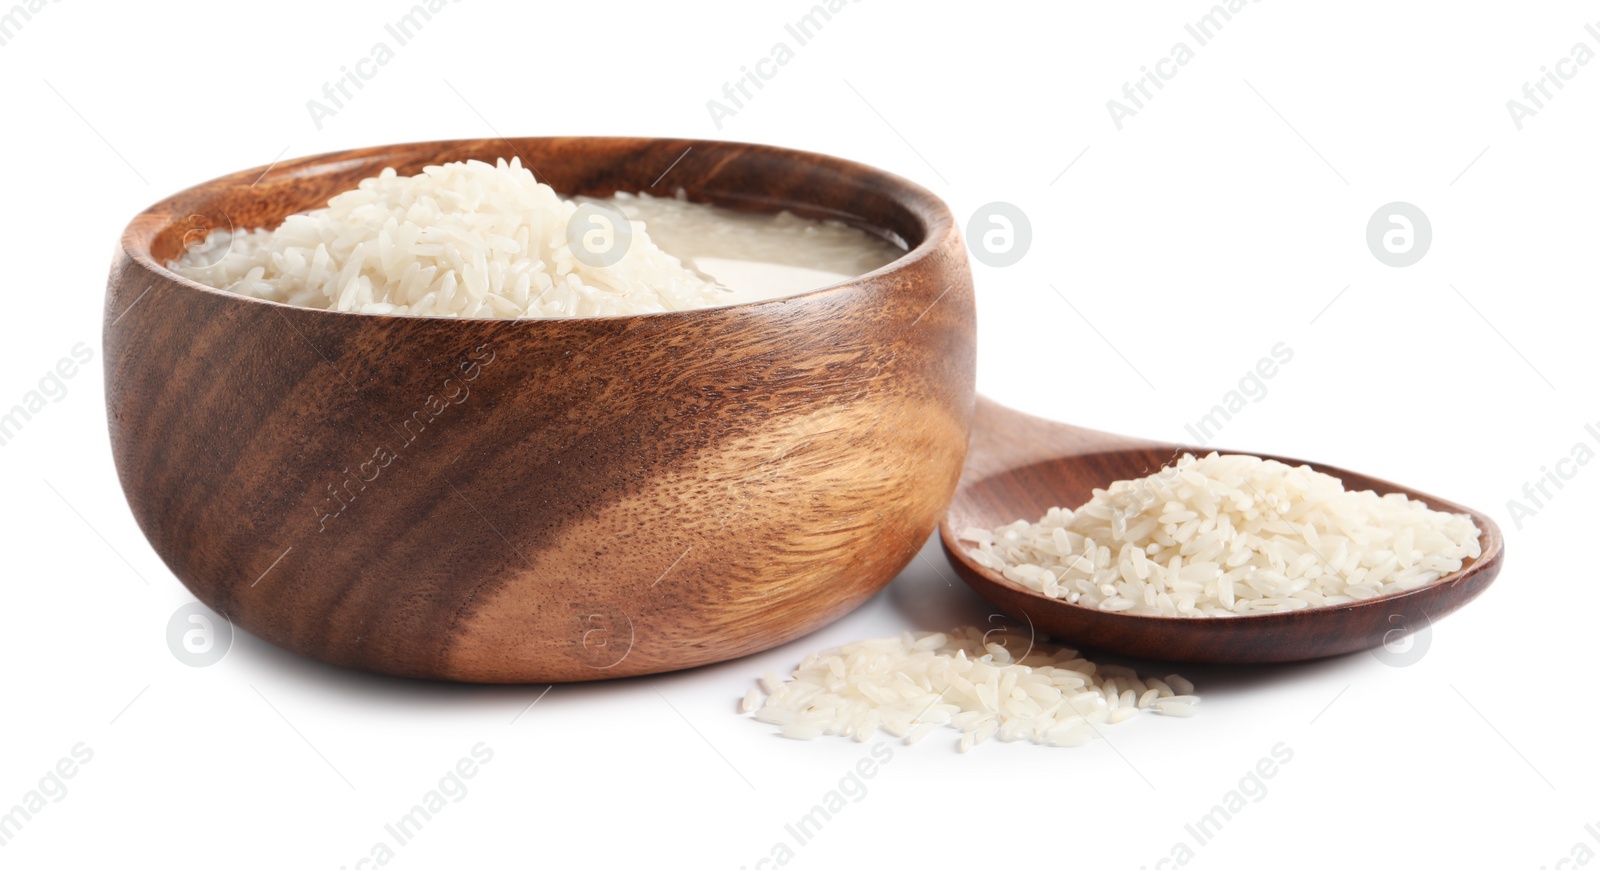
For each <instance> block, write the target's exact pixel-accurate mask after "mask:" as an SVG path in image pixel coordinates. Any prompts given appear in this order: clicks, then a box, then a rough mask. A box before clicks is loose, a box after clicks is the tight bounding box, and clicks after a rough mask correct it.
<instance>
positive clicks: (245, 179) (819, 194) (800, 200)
mask: <svg viewBox="0 0 1600 870" xmlns="http://www.w3.org/2000/svg"><path fill="white" fill-rule="evenodd" d="M513 157H515V158H519V159H520V160H521V162H522V164H523V165H524V166H526V167H529V168H530V169H531V170H532V171H533V172H534V174H535V176H536V177H537V178H538V179H539V180H540V181H542V182H544V183H546V184H549V185H550V186H552V187H553V188H555V190H556V191H557V192H558V193H560V194H561V195H562V196H564V197H568V198H570V197H574V196H589V197H608V196H611V195H613V194H615V193H617V192H628V193H649V194H651V195H654V196H672V195H674V194H676V193H677V192H678V191H679V190H680V189H681V190H682V191H683V192H684V194H685V195H686V196H687V197H688V198H689V199H690V200H692V201H694V202H703V203H709V204H713V205H719V206H723V207H726V208H730V209H737V210H740V211H750V212H767V213H771V212H777V211H783V210H787V211H790V212H793V213H795V214H797V215H799V216H801V217H807V218H813V219H817V220H835V221H839V222H842V223H845V224H848V225H850V226H853V227H856V228H857V229H861V230H863V231H865V232H868V233H871V234H872V235H875V236H878V237H880V238H882V239H885V240H887V241H889V242H890V243H892V244H895V245H896V246H898V247H900V248H902V249H903V250H906V251H907V252H914V251H916V250H917V249H918V248H919V247H921V246H923V245H924V244H925V243H927V242H929V240H930V239H931V238H932V237H933V236H934V235H935V234H936V230H937V229H938V226H937V225H938V224H941V223H945V222H947V221H948V218H947V217H946V216H944V208H943V206H942V204H940V203H938V201H937V200H936V199H934V198H933V197H932V195H931V194H929V193H928V192H927V191H925V190H922V189H921V188H920V187H917V186H916V185H913V184H911V183H910V182H907V181H905V180H904V179H900V178H898V177H895V176H892V175H889V174H887V173H884V172H882V171H880V170H875V169H871V168H869V167H866V166H862V165H860V164H856V163H852V162H850V161H846V160H840V159H837V158H831V157H823V156H821V155H811V154H805V153H804V152H796V151H790V150H786V149H780V148H772V147H767V146H752V145H743V144H739V143H726V142H703V141H693V140H675V139H631V138H611V137H553V138H540V139H478V140H461V141H454V142H425V143H412V144H405V145H393V146H385V147H379V148H371V149H363V150H359V151H350V152H340V153H337V154H329V155H318V156H314V157H308V158H303V159H300V160H291V161H286V162H283V163H280V164H276V165H273V166H270V167H265V168H257V169H250V170H246V171H243V172H239V173H235V174H234V175H231V176H226V177H224V178H221V179H217V180H216V181H214V182H211V183H209V184H206V185H201V186H199V187H196V188H192V189H190V190H188V191H184V192H183V193H180V194H178V195H176V196H174V197H172V198H171V199H169V200H166V201H165V202H163V203H160V204H158V205H157V206H155V207H153V208H152V209H150V211H149V212H147V215H148V216H149V217H151V218H152V220H151V221H149V222H147V223H145V224H144V225H143V226H142V227H140V232H139V233H137V234H136V235H135V236H134V237H133V238H131V239H130V240H129V241H130V242H131V246H130V248H129V250H130V252H133V253H135V254H136V255H137V254H139V253H143V252H148V255H149V257H150V260H151V265H154V266H156V267H158V268H164V266H165V264H166V263H167V262H169V261H171V260H173V259H174V258H176V257H177V256H178V254H179V253H180V252H181V251H182V250H183V249H184V248H185V247H186V246H188V245H191V244H194V243H195V242H197V241H200V240H202V239H204V237H205V235H206V234H207V233H209V232H210V231H211V230H214V229H224V230H241V229H258V228H265V229H271V228H274V227H276V226H277V225H279V224H280V223H282V221H283V219H284V218H286V217H288V216H289V215H291V214H296V213H299V212H303V211H308V210H311V209H315V208H320V207H322V206H324V205H326V204H327V202H328V200H329V199H330V198H332V197H333V196H335V195H337V194H339V193H341V192H343V191H345V190H349V189H351V188H352V187H353V185H352V183H351V181H350V179H351V178H353V177H354V178H369V177H372V176H375V175H377V174H378V173H379V172H381V171H382V170H384V169H386V168H390V167H392V168H394V169H395V171H397V172H399V173H400V174H402V175H414V174H416V173H419V172H421V171H422V170H423V169H424V168H425V167H427V166H431V165H437V164H441V163H447V162H452V161H459V160H481V161H484V162H494V161H496V160H501V159H504V160H510V159H511V158H513ZM893 265H894V264H892V263H891V264H890V265H889V266H886V267H885V268H891V267H892V266H893Z"/></svg>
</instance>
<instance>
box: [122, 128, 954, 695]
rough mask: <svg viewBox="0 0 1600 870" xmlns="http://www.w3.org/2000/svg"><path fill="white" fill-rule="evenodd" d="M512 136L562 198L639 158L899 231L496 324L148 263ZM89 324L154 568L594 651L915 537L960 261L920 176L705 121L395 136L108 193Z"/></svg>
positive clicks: (438, 662) (605, 180)
mask: <svg viewBox="0 0 1600 870" xmlns="http://www.w3.org/2000/svg"><path fill="white" fill-rule="evenodd" d="M512 156H521V157H522V158H523V162H524V163H525V164H526V165H529V166H531V167H533V168H534V169H535V171H536V172H537V174H538V176H539V178H540V179H541V180H543V181H546V182H547V183H549V184H551V185H552V186H554V187H555V188H556V189H557V190H558V191H560V192H561V193H562V194H564V195H567V196H573V195H591V196H606V195H610V194H612V193H614V192H616V191H639V190H646V189H648V188H649V187H650V186H651V184H652V182H653V181H655V180H656V179H658V178H659V177H660V176H661V175H662V174H663V172H665V171H666V170H668V169H669V168H670V169H671V175H670V179H669V182H668V184H666V185H665V189H675V188H677V187H682V188H683V189H685V190H686V191H687V193H688V195H689V197H690V198H691V199H693V200H697V201H704V202H712V203H717V204H720V205H725V206H730V207H733V208H740V209H747V210H756V211H776V210H778V209H789V210H791V211H794V212H796V213H799V214H802V215H806V216H811V217H819V218H833V219H838V220H842V221H845V222H847V223H850V224H853V225H855V226H858V227H861V228H863V229H867V230H870V231H872V232H875V233H878V234H880V235H883V236H886V237H889V238H892V239H897V240H900V241H901V242H902V243H903V244H904V245H905V246H906V247H907V248H908V249H909V251H908V253H906V254H905V256H903V257H901V258H900V259H898V260H896V261H895V262H894V263H892V264H890V265H888V266H886V267H884V268H882V269H879V270H877V271H874V272H872V273H869V274H867V275H864V276H861V277H859V278H856V279H853V280H850V281H846V282H844V283H842V284H838V285H835V286H832V287H828V288H825V289H821V290H817V291H813V292H810V293H806V294H803V295H799V296H794V297H790V298H785V299H780V300H774V301H768V302H759V303H750V304H744V305H733V306H726V307H722V308H712V309H704V310H697V311H688V312H674V313H664V314H651V315H643V316H635V317H609V318H581V319H559V320H517V321H507V320H453V319H439V318H420V317H396V316H381V315H361V314H347V313H337V312H330V311H321V310H312V309H306V308H298V307H291V306H287V305H280V304H277V303H272V302H265V301H262V300H258V299H251V298H245V297H242V296H236V295H232V294H228V293H225V292H221V291H218V290H214V289H210V288H207V287H204V286H201V285H199V284H196V283H194V282H192V281H189V280H186V279H184V278H180V277H178V276H177V275H175V274H174V273H172V272H171V271H169V270H167V269H166V268H165V267H164V264H165V263H167V262H169V261H170V260H171V259H172V258H173V257H175V256H176V255H177V253H178V252H179V250H180V249H181V247H182V246H183V244H184V243H185V242H186V241H193V240H195V239H196V238H200V237H203V234H204V233H205V232H206V231H209V230H210V229H212V228H216V227H223V228H227V227H234V228H247V227H272V226H276V224H277V223H278V222H280V221H281V220H282V219H283V218H284V217H285V216H287V215H289V214H292V213H295V212H299V211H303V210H307V209H310V208H315V207H318V206H321V205H323V204H325V203H326V202H327V200H328V199H329V198H330V197H331V196H333V195H334V194H336V193H338V192H340V191H343V190H346V189H349V188H351V187H353V186H354V185H355V184H356V182H357V181H359V180H360V179H362V178H366V177H369V176H372V175H375V174H377V173H378V171H379V170H381V169H383V168H385V167H390V166H392V167H395V168H396V169H397V170H398V171H400V172H401V173H402V174H409V173H415V172H418V171H420V170H421V169H422V168H423V167H424V166H427V165H429V164H435V163H441V162H448V161H452V160H462V159H467V158H476V159H481V160H486V161H488V160H493V159H495V158H500V157H505V158H510V157H512ZM675 162H676V165H675V166H674V165H673V164H674V163H675ZM105 324H106V325H105V368H106V402H107V405H108V410H109V417H110V428H111V446H112V452H113V455H114V457H115V460H116V465H117V471H118V474H119V476H120V478H121V481H122V486H123V490H124V492H125V493H126V494H127V498H128V504H129V506H130V507H131V508H132V510H133V514H134V516H135V517H136V518H137V520H138V522H139V525H140V527H141V528H142V529H143V530H144V533H145V535H146V536H147V537H148V538H149V540H150V543H151V545H152V546H153V547H154V548H155V550H156V552H157V553H159V554H160V555H161V557H162V558H163V559H164V560H165V561H166V563H167V565H168V566H169V567H170V568H171V569H172V571H173V573H174V574H176V575H177V577H178V578H179V579H180V580H182V581H183V583H184V584H185V585H186V586H188V587H189V589H190V590H191V591H192V592H193V593H194V594H195V595H196V596H197V597H199V598H200V600H202V601H204V602H205V603H206V604H208V605H209V606H211V607H212V608H213V609H215V610H217V611H218V612H219V613H222V614H224V615H226V616H227V617H228V618H229V619H230V620H232V621H233V622H234V623H236V624H238V625H240V626H242V627H243V628H245V629H247V630H249V631H251V632H252V633H254V634H256V635H258V636H260V637H262V638H265V639H267V640H269V641H271V642H273V643H275V644H279V645H281V646H283V647H286V648H288V649H291V650H294V651H296V652H299V653H303V654H305V655H308V656H313V657H315V658H318V659H322V660H324V661H327V662H332V663H334V664H338V665H344V666H349V667H354V668H363V669H367V670H371V671H379V672H383V673H388V674H398V675H405V676H413V677H426V678H439V679H449V680H465V681H478V682H550V681H570V680H589V679H600V678H610V677H623V676H629V675H635V674H646V673H656V672H661V671H670V670H675V669H678V668H686V667H692V666H695V665H702V664H707V663H710V662H717V661H723V660H726V659H730V658H734V657H737V656H742V655H746V654H748V653H753V652H757V651H759V650H763V649H767V648H769V647H773V646H776V645H778V644H781V643H784V642H786V641H788V640H791V639H793V638H796V637H799V636H801V635H803V634H806V633H808V632H810V631H813V630H815V629H817V628H819V627H820V626H822V625H824V624H826V623H828V622H830V621H832V620H834V619H837V618H838V617H840V616H842V615H843V614H845V613H846V612H848V611H850V610H851V609H852V608H854V607H856V606H857V605H859V604H861V603H862V602H864V601H865V600H866V599H867V598H868V597H870V596H871V595H872V594H873V593H874V592H876V591H877V590H878V589H879V588H881V587H882V586H883V585H884V584H886V583H888V582H889V580H890V579H892V578H893V577H894V576H895V574H896V573H898V572H899V571H900V569H901V568H902V567H904V566H905V565H906V564H907V563H908V562H909V561H910V560H911V558H912V557H913V556H914V555H915V553H916V552H917V549H918V546H919V545H920V544H921V543H922V542H923V541H924V540H925V539H926V537H927V535H928V534H929V532H930V531H931V530H932V529H933V527H934V524H935V523H936V522H937V521H938V518H939V516H940V514H941V513H942V512H943V511H944V508H945V505H946V503H947V502H948V501H949V498H950V495H951V493H952V492H953V491H954V488H955V485H956V481H957V479H958V478H959V476H960V473H961V466H962V459H963V455H964V453H965V450H966V445H967V435H968V427H969V425H970V423H971V417H972V409H973V401H974V393H973V386H974V382H973V370H974V346H973V345H974V321H973V297H972V280H971V276H970V274H969V272H968V268H967V256H966V252H965V250H964V248H963V246H962V242H961V239H960V236H959V234H958V232H957V229H956V226H955V222H954V220H953V219H952V217H951V215H950V212H949V210H948V209H947V207H946V206H945V205H944V203H942V202H941V201H940V200H939V199H938V198H937V197H935V196H934V195H933V194H931V193H929V192H928V191H927V190H925V189H923V188H921V187H919V186H917V185H915V184H912V183H910V182H908V181H906V180H904V179H902V178H899V177H897V176H894V175H891V174H888V173H885V172H881V171H878V170H875V169H872V168H870V167H866V166H862V165H860V164H856V163H851V162H849V161H845V160H839V159H835V158H831V157H824V156H820V155H816V154H807V153H803V152H798V151H790V150H785V149H781V148H773V147H767V146H760V145H744V144H735V143H727V142H708V141H695V140H677V139H630V138H590V137H563V138H538V139H512V140H504V139H482V140H470V141H455V142H427V143H417V144H407V145H395V146H388V147H379V148H369V149H362V150H356V151H345V152H339V153H334V154H325V155H321V156H316V157H308V158H304V159H300V160H293V161H288V162H284V163H280V164H278V165H276V166H273V167H271V168H269V169H261V168H257V169H251V170H248V171H244V172H240V173H237V174H234V175H230V176H227V177H224V178H220V179H217V180H215V181H211V182H207V183H205V184H202V185H199V186H197V187H194V188H191V189H189V190H186V191H183V192H182V193H179V194H177V195H175V196H173V197H171V198H170V199H167V200H164V201H162V202H160V203H158V204H156V205H155V206H152V207H151V208H149V209H148V210H146V211H145V212H143V213H142V214H140V215H138V216H137V217H136V218H134V220H133V222H132V223H131V224H130V225H129V226H128V229H127V230H126V232H125V233H124V235H123V237H122V246H121V250H120V252H119V254H118V256H117V259H116V262H115V264H114V265H113V267H112V270H111V277H110V282H109V288H108V292H107V295H106V306H105Z"/></svg>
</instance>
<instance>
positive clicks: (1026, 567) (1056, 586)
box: [961, 453, 1481, 617]
mask: <svg viewBox="0 0 1600 870" xmlns="http://www.w3.org/2000/svg"><path fill="white" fill-rule="evenodd" d="M961 538H962V539H963V540H965V541H969V542H972V543H973V544H975V545H976V546H974V547H971V548H969V549H968V553H969V555H971V557H972V559H973V560H974V561H976V562H977V563H978V564H980V565H983V566H985V567H987V568H990V569H992V570H994V571H998V572H1000V573H1001V574H1003V575H1004V576H1005V577H1006V578H1007V579H1008V580H1011V581H1013V582H1015V583H1019V584H1022V585H1023V586H1026V587H1028V588H1030V589H1033V590H1034V591H1037V592H1042V593H1044V594H1045V595H1049V596H1051V597H1054V598H1060V599H1064V600H1066V601H1070V602H1072V603H1074V604H1081V605H1084V606H1086V607H1094V608H1098V609H1100V610H1105V611H1112V612H1117V613H1128V614H1133V615H1140V616H1176V617H1212V616H1220V617H1229V616H1244V615H1250V614H1259V613H1280V612H1284V611H1290V610H1303V609H1305V608H1308V607H1328V606H1333V605H1338V604H1348V603H1350V602H1353V601H1359V600H1363V599H1368V598H1374V597H1377V596H1380V595H1388V594H1391V593H1395V592H1401V591H1404V590H1408V589H1415V588H1417V587H1419V586H1423V585H1425V584H1428V583H1431V582H1433V581H1435V580H1437V579H1439V578H1440V577H1443V576H1446V575H1448V574H1451V573H1453V572H1455V571H1459V570H1460V569H1461V566H1462V564H1463V562H1464V561H1465V560H1467V559H1471V558H1476V557H1477V556H1478V555H1479V554H1480V552H1481V550H1480V547H1479V543H1478V528H1477V526H1476V525H1475V524H1474V523H1473V521H1472V518H1471V517H1469V516H1467V515H1465V514H1451V513H1444V512H1441V511H1435V510H1431V509H1429V508H1428V506H1427V505H1426V504H1424V503H1422V502H1420V501H1414V500H1411V499H1407V498H1406V497H1405V496H1404V495H1400V494H1398V493H1392V494H1389V495H1384V496H1379V495H1378V494H1376V493H1374V492H1372V491H1371V490H1363V491H1359V492H1357V491H1347V490H1346V489H1345V488H1344V486H1343V484H1342V483H1341V482H1340V480H1339V479H1338V478H1336V477H1332V476H1330V475H1327V474H1322V473H1320V472H1316V471H1313V470H1311V469H1310V468H1308V467H1306V466H1303V465H1302V466H1299V467H1291V466H1289V465H1286V464H1284V463H1281V462H1277V461H1275V460H1270V459H1261V458H1260V457H1256V456H1242V455H1226V456H1219V455H1217V454H1215V453H1213V454H1211V455H1209V456H1206V457H1205V458H1203V459H1196V458H1195V457H1194V456H1193V455H1189V454H1185V455H1184V456H1183V457H1182V458H1181V459H1179V460H1178V462H1177V463H1175V464H1174V465H1172V466H1169V467H1167V468H1164V469H1162V470H1161V471H1159V472H1157V473H1156V474H1153V475H1151V476H1149V477H1145V478H1141V479H1139V480H1123V481H1118V482H1116V483H1114V484H1112V485H1111V486H1110V487H1108V488H1106V489H1097V490H1095V491H1094V495H1093V497H1092V498H1091V499H1090V500H1089V502H1088V503H1087V504H1085V505H1083V506H1082V507H1080V508H1078V509H1077V510H1075V511H1074V510H1067V509H1065V508H1051V509H1050V511H1049V512H1048V513H1046V514H1045V515H1044V517H1043V518H1041V519H1040V520H1039V521H1038V522H1037V523H1030V522H1028V521H1027V520H1017V521H1016V522H1014V523H1011V524H1010V525H1005V526H1001V527H999V528H997V529H993V530H988V529H967V530H965V531H963V532H962V533H961Z"/></svg>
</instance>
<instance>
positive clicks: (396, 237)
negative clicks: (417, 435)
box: [168, 158, 728, 318]
mask: <svg viewBox="0 0 1600 870" xmlns="http://www.w3.org/2000/svg"><path fill="white" fill-rule="evenodd" d="M577 209H578V204H576V203H574V202H571V201H568V200H564V199H562V198H561V197H560V196H559V195H558V194H557V193H556V192H555V190H553V189H552V188H551V187H550V186H549V185H546V184H542V183H540V182H539V181H538V180H537V179H536V178H535V177H534V175H533V173H532V172H530V171H528V170H527V169H526V168H524V167H523V166H522V165H521V162H520V161H519V160H518V159H516V158H513V159H512V160H511V161H510V162H509V163H507V162H506V161H504V160H501V161H498V162H497V163H496V164H494V165H490V164H488V163H483V162H481V161H476V160H472V161H467V162H462V163H447V164H444V165H442V166H429V167H427V168H426V169H424V170H423V171H422V173H421V174H419V175H415V176H401V175H399V174H397V173H396V172H395V171H394V170H393V169H385V170H383V172H382V173H381V174H379V175H378V176H377V177H375V178H368V179H365V180H363V181H362V182H361V183H360V185H359V186H358V187H357V189H355V190H351V191H347V192H345V193H341V194H339V195H338V196H335V197H334V198H333V199H331V200H329V201H328V205H327V207H326V208H320V209H316V210H314V211H310V212H306V213H304V214H297V215H291V216H290V217H288V218H287V219H285V220H284V222H283V224H282V225H281V226H279V227H278V228H277V229H273V230H264V229H257V230H245V231H241V232H237V233H229V232H227V231H222V230H216V231H213V232H212V233H211V234H210V235H209V236H208V238H207V239H205V240H204V241H203V242H202V243H200V244H198V245H195V246H194V247H192V248H190V249H189V250H186V251H185V252H184V253H183V255H182V256H181V257H180V258H179V259H178V260H176V261H175V262H172V263H169V264H168V266H169V268H171V269H173V270H174V271H176V272H177V273H179V274H180V275H183V276H185V277H187V278H190V279H193V280H195V281H198V282H200V283H202V284H206V285H208V286H211V287H216V288H218V289H222V290H227V291H230V292H234V293H239V294H242V295H246V296H255V297H259V298H262V299H269V300H272V301H275V302H286V303H289V304H292V305H301V306H306V307H311V308H323V309H332V310H336V311H352V312H360V313H363V314H410V315H423V316H434V317H499V318H513V317H594V316H607V315H622V314H646V313H652V312H659V311H678V310H684V309H689V308H704V307H709V306H716V305H723V304H727V302H728V291H727V290H726V289H725V288H722V287H720V286H718V285H717V284H716V283H715V282H713V281H710V280H708V279H707V278H705V277H704V276H702V275H699V274H696V273H695V272H694V271H692V270H690V269H688V268H686V267H685V266H684V265H683V264H682V263H680V262H679V261H678V259H677V258H675V257H673V256H672V255H670V254H667V253H665V252H663V251H662V250H661V249H660V248H658V247H657V246H656V245H655V244H654V243H653V242H652V241H651V240H650V237H649V236H648V235H647V234H646V233H645V230H644V227H643V226H642V225H637V224H634V225H633V226H632V229H633V232H632V237H631V239H630V240H629V241H628V242H627V247H626V251H625V253H623V254H622V256H621V258H620V259H618V260H616V261H615V262H613V263H610V264H609V265H590V264H588V263H585V262H584V261H583V260H581V259H579V257H578V256H576V255H575V254H574V252H573V250H572V248H571V247H570V246H569V236H568V222H569V221H570V220H571V219H572V217H573V214H574V212H576V211H577ZM631 223H632V222H631V221H630V224H631ZM591 227H592V225H583V224H580V229H582V230H583V231H584V232H589V231H591ZM617 236H618V237H620V234H617ZM575 237H576V238H582V234H577V235H575ZM598 241H600V242H602V243H603V242H605V241H606V239H604V238H600V239H598ZM619 246H620V243H619ZM219 252H225V253H220V256H219ZM590 259H591V260H595V259H599V260H603V259H605V258H603V257H602V258H596V257H590Z"/></svg>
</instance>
